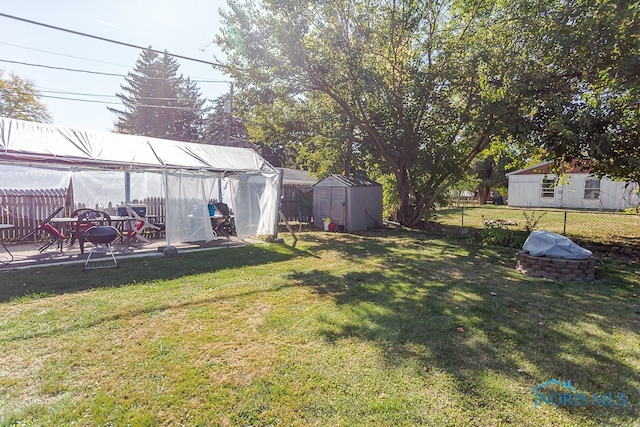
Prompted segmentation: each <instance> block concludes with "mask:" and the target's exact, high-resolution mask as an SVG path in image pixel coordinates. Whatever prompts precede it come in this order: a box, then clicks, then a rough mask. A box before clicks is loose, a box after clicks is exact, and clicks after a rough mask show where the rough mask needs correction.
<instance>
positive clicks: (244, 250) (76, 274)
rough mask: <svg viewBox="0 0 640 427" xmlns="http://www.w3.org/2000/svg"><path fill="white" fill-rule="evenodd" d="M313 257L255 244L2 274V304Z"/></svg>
mask: <svg viewBox="0 0 640 427" xmlns="http://www.w3.org/2000/svg"><path fill="white" fill-rule="evenodd" d="M301 256H310V254H308V253H306V252H304V251H300V250H297V249H295V248H291V247H288V246H285V245H276V244H273V245H252V246H243V247H236V248H228V249H223V250H211V251H200V252H183V253H180V254H178V255H177V256H174V257H157V256H155V257H145V258H135V259H124V260H121V261H120V260H119V261H118V263H119V265H120V267H119V268H108V269H100V270H90V271H86V272H82V267H81V265H79V264H75V265H64V266H49V267H44V268H37V267H35V268H31V269H25V270H8V271H2V272H0V302H5V301H9V300H11V299H15V298H20V297H32V298H38V297H44V296H47V295H57V294H64V293H70V292H81V291H85V290H88V289H95V288H107V287H119V286H123V285H129V284H134V283H147V282H154V281H158V280H171V279H177V278H179V277H183V276H188V275H193V274H200V273H207V272H212V271H217V270H219V269H223V268H224V269H229V268H242V267H247V266H252V265H260V264H266V263H271V262H280V261H286V260H288V259H292V258H295V257H301Z"/></svg>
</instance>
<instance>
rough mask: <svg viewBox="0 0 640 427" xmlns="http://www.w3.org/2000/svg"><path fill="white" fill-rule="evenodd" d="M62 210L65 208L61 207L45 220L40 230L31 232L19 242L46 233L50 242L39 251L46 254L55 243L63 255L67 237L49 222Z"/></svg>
mask: <svg viewBox="0 0 640 427" xmlns="http://www.w3.org/2000/svg"><path fill="white" fill-rule="evenodd" d="M62 209H64V206H60V207H59V208H58V209H56V210H55V211H54V212H53V213H52V214H51V215H49V216H48V217H47V218H45V219H44V220H43V221H42V222H41V223H40V225H39V226H38V228H36V229H35V230H33V231H31V232H30V233H29V234H27V235H25V236H23V237H22V238H20V240H18V241H19V242H22V241H23V240H26V239H28V238H29V237H32V236H34V235H36V234H38V233H39V232H40V231H44V232H45V233H47V235H48V237H49V240H47V242H46V243H45V244H44V245H42V246H40V249H39V251H40V253H42V252H44V251H45V250H46V249H47V248H48V247H49V246H51V245H53V244H54V243H55V244H57V246H58V249H59V250H60V253H62V244H63V242H64V240H65V239H66V237H65V235H64V234H62V232H61V231H60V230H58V229H57V228H55V227H54V226H53V225H51V223H50V222H49V221H51V218H53V217H55V216H56V215H58V214H59V213H60V211H61V210H62Z"/></svg>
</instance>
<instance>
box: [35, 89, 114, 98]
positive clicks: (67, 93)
mask: <svg viewBox="0 0 640 427" xmlns="http://www.w3.org/2000/svg"><path fill="white" fill-rule="evenodd" d="M36 89H37V91H38V92H40V93H58V94H61V95H80V96H97V97H99V98H117V96H115V95H103V94H100V93H81V92H65V91H61V90H44V89H38V88H36Z"/></svg>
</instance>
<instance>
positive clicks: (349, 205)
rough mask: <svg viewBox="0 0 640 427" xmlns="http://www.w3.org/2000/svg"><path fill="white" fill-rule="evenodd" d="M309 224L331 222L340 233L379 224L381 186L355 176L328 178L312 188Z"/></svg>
mask: <svg viewBox="0 0 640 427" xmlns="http://www.w3.org/2000/svg"><path fill="white" fill-rule="evenodd" d="M313 217H314V222H313V224H314V225H315V226H316V227H318V228H323V227H324V222H325V218H331V222H333V223H335V224H336V225H337V226H338V227H339V229H342V228H343V229H344V231H357V230H366V229H367V228H371V227H375V226H377V225H381V224H382V186H381V185H380V184H378V183H377V182H374V181H371V180H369V179H367V178H363V177H358V176H344V175H330V176H328V177H326V178H325V179H323V180H322V181H320V182H318V183H317V184H316V185H314V186H313Z"/></svg>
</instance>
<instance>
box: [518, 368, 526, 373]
mask: <svg viewBox="0 0 640 427" xmlns="http://www.w3.org/2000/svg"><path fill="white" fill-rule="evenodd" d="M518 372H520V373H523V372H527V370H526V369H524V368H518Z"/></svg>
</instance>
